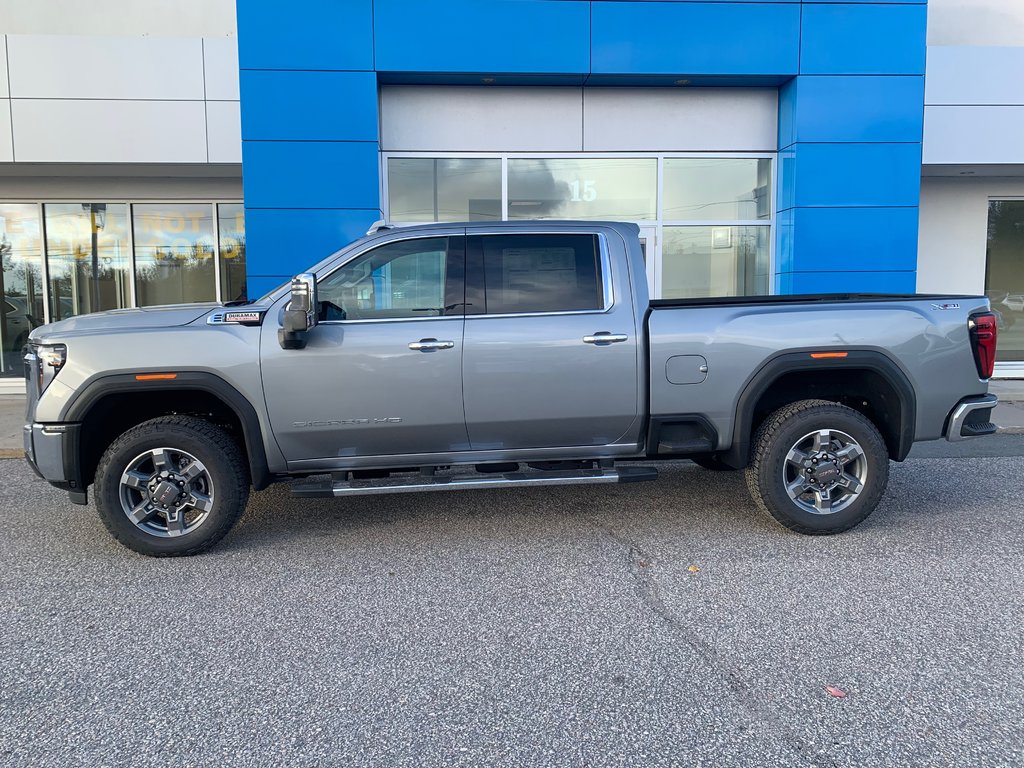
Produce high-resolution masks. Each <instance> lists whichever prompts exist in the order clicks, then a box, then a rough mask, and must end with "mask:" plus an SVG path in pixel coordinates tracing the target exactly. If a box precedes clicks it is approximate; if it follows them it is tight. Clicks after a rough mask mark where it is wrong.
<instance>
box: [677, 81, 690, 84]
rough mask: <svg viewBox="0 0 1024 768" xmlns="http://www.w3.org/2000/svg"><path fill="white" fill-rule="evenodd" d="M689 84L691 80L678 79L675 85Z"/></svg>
mask: <svg viewBox="0 0 1024 768" xmlns="http://www.w3.org/2000/svg"><path fill="white" fill-rule="evenodd" d="M689 84H690V81H689V80H676V81H675V85H689Z"/></svg>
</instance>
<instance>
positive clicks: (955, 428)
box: [946, 395, 999, 443]
mask: <svg viewBox="0 0 1024 768" xmlns="http://www.w3.org/2000/svg"><path fill="white" fill-rule="evenodd" d="M998 402H999V398H997V397H996V396H995V395H975V396H974V397H965V398H964V399H963V400H961V401H960V402H959V403H958V404H957V406H956V408H954V409H953V410H952V412H951V413H950V414H949V419H948V420H947V423H948V426H947V427H946V439H947V440H948V441H949V442H951V443H956V442H959V441H961V440H968V439H970V438H972V437H983V436H985V435H992V434H995V433H996V431H998V429H999V427H997V426H996V425H995V424H994V423H993V422H992V409H993V408H995V407H996V404H997V403H998Z"/></svg>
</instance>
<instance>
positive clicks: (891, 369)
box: [722, 349, 917, 468]
mask: <svg viewBox="0 0 1024 768" xmlns="http://www.w3.org/2000/svg"><path fill="white" fill-rule="evenodd" d="M818 351H822V350H820V349H809V350H806V351H800V352H786V353H783V354H781V355H778V356H777V357H774V358H772V359H771V360H769V361H768V362H766V363H765V364H764V365H763V366H761V368H760V369H758V370H757V372H756V373H754V375H753V376H752V377H751V378H750V379H749V380H748V381H747V383H746V385H744V387H743V390H742V392H741V393H740V396H739V400H738V401H737V404H736V419H735V422H734V423H733V434H732V446H731V447H730V448H729V450H728V451H726V452H725V454H724V455H723V456H722V458H723V460H724V461H725V462H726V463H727V464H729V465H731V466H734V467H737V468H738V467H743V466H746V464H747V461H748V458H749V455H750V443H751V440H752V439H753V434H752V433H753V425H754V409H755V407H756V406H757V403H758V401H759V400H760V399H761V396H762V395H764V393H765V392H767V391H768V388H769V387H771V386H772V384H774V383H775V382H776V381H778V380H779V378H781V377H782V376H785V375H786V374H789V373H795V372H803V371H822V372H823V371H836V370H862V371H864V370H866V371H871V372H872V373H877V374H878V375H880V376H881V377H882V378H883V379H885V380H886V382H887V383H888V384H889V385H890V386H892V388H893V390H894V391H895V392H896V395H897V397H898V398H899V401H900V423H899V424H898V425H896V426H897V429H898V430H899V431H898V433H897V440H896V451H895V453H894V455H893V456H892V458H893V459H895V460H896V461H903V460H904V459H905V458H906V457H907V454H908V453H910V449H911V447H912V446H913V444H914V432H915V428H916V427H915V425H916V423H917V422H916V420H917V396H916V394H915V393H914V387H913V386H912V385H911V383H910V379H909V378H908V377H907V375H906V373H904V372H903V369H902V368H900V366H899V365H898V364H897V363H896V362H895V361H894V360H893V359H892V358H890V357H889V356H887V355H886V354H884V353H882V352H879V351H876V350H845V349H844V350H836V351H842V352H845V353H846V357H841V358H838V357H837V358H829V359H828V360H827V361H825V362H823V361H821V360H816V359H814V358H812V357H811V356H810V353H811V352H818ZM825 351H828V350H825Z"/></svg>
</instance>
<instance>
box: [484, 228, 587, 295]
mask: <svg viewBox="0 0 1024 768" xmlns="http://www.w3.org/2000/svg"><path fill="white" fill-rule="evenodd" d="M478 241H479V245H478V248H476V249H474V250H475V251H476V252H477V253H481V252H482V262H483V264H482V272H483V274H482V278H483V280H482V282H483V289H484V290H483V293H484V304H485V308H486V309H485V311H486V314H489V315H502V314H518V313H528V312H529V313H532V312H578V311H586V310H602V309H604V290H603V283H602V275H601V260H600V247H599V244H598V238H597V236H596V235H587V234H559V233H552V234H522V235H518V234H510V235H484V236H481V237H479V238H478ZM471 311H472V310H471ZM476 311H477V312H479V309H477V310H476Z"/></svg>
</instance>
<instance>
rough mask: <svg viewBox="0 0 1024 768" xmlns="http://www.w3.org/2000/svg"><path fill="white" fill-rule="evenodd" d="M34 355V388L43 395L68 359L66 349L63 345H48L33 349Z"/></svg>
mask: <svg viewBox="0 0 1024 768" xmlns="http://www.w3.org/2000/svg"><path fill="white" fill-rule="evenodd" d="M33 351H34V352H35V355H36V366H35V367H36V386H38V387H39V394H43V390H45V389H46V388H47V387H48V386H50V382H51V381H53V380H54V379H55V378H56V377H57V374H58V373H60V369H61V368H63V367H64V363H65V362H66V361H67V359H68V348H67V347H66V346H64V345H63V344H50V345H46V346H39V347H35V348H34V349H33Z"/></svg>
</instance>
